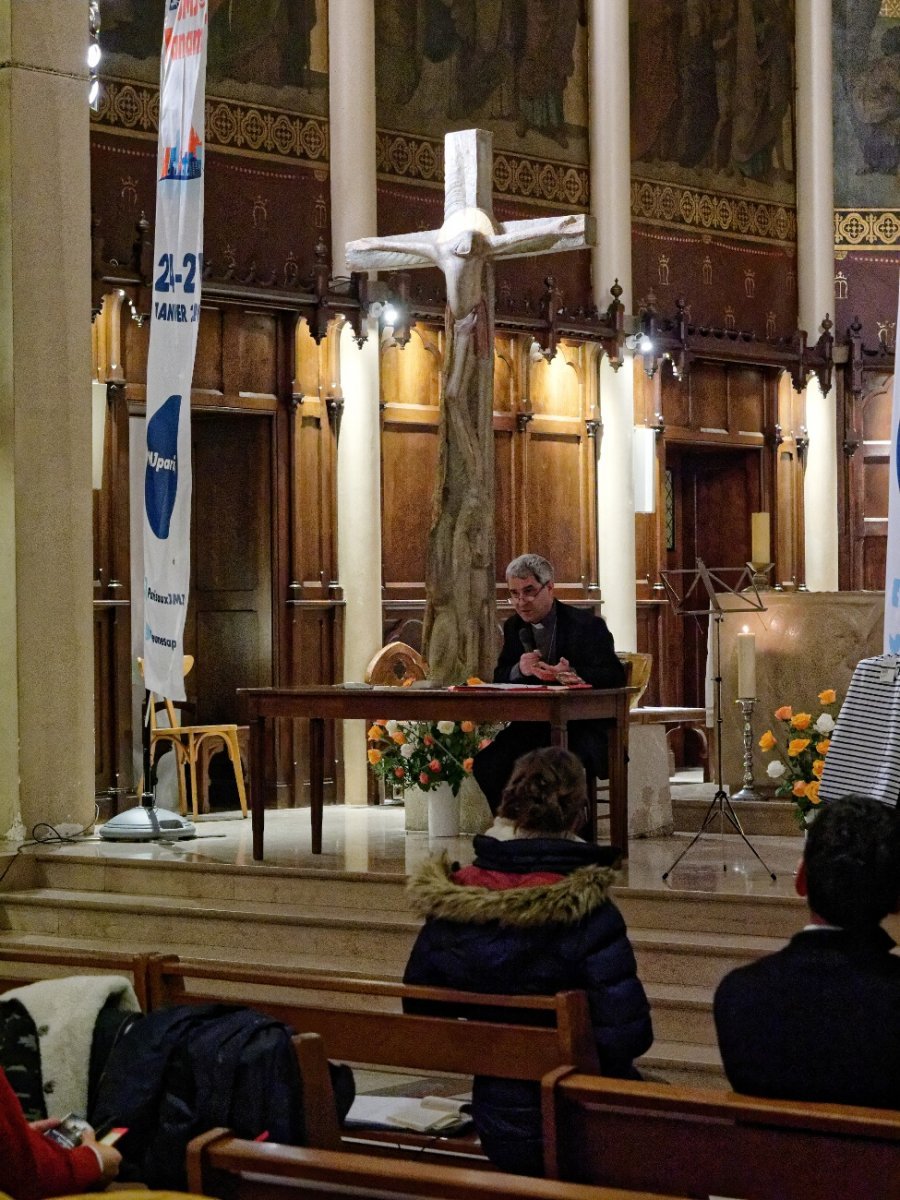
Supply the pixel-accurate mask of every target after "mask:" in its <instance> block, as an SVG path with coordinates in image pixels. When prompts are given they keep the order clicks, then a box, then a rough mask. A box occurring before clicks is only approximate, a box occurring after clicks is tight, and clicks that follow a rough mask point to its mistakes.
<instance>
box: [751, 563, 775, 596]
mask: <svg viewBox="0 0 900 1200" xmlns="http://www.w3.org/2000/svg"><path fill="white" fill-rule="evenodd" d="M747 566H748V568H749V570H750V583H751V585H752V586H753V587H755V588H756V590H757V591H758V592H767V591H769V589H770V588H771V586H772V585H771V584H770V583H769V572H770V571H771V570H772V568H773V567H774V566H775V564H774V563H773V562H770V563H764V562H748V563H747Z"/></svg>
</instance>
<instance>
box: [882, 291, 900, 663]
mask: <svg viewBox="0 0 900 1200" xmlns="http://www.w3.org/2000/svg"><path fill="white" fill-rule="evenodd" d="M898 333H900V278H898V289H897V325H896V326H895V327H894V405H893V410H892V412H891V471H890V489H891V490H890V497H889V499H888V534H887V559H886V562H885V593H884V652H885V654H900V474H898V472H900V360H898V352H900V337H898V336H897V335H898Z"/></svg>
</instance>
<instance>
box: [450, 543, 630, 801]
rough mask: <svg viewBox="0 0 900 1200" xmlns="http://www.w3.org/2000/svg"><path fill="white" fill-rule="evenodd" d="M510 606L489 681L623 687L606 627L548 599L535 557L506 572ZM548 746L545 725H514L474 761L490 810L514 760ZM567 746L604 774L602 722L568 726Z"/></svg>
mask: <svg viewBox="0 0 900 1200" xmlns="http://www.w3.org/2000/svg"><path fill="white" fill-rule="evenodd" d="M506 584H507V587H508V589H509V602H510V604H512V605H514V607H515V610H516V611H515V613H514V614H513V615H512V616H511V617H510V618H509V619H508V620H507V621H506V622H505V624H504V626H503V649H502V650H501V651H500V658H499V659H498V661H497V667H496V669H495V671H494V682H495V683H521V684H536V685H544V686H546V685H547V684H573V683H579V682H581V683H588V684H590V685H591V687H596V688H614V687H624V686H625V668H624V667H623V666H622V663H621V662H620V661H619V659H618V658H617V657H616V649H615V646H614V645H613V639H612V634H611V633H610V632H609V630H608V629H607V627H606V622H605V621H604V620H603V619H602V618H601V617H597V616H594V614H593V613H592V612H589V611H588V610H586V609H580V608H573V607H572V605H570V604H562V603H560V601H559V600H557V599H556V598H555V597H554V595H553V567H552V566H551V565H550V563H549V562H548V561H547V559H546V558H541V556H540V555H539V554H522V555H520V556H519V557H518V558H514V559H513V561H512V562H511V563H510V564H509V566H508V567H507V568H506ZM549 745H550V726H549V724H548V723H547V722H544V721H513V722H512V723H511V724H509V725H507V727H506V728H505V729H503V730H501V731H500V733H499V734H498V735H497V737H496V738H495V739H494V741H493V742H492V743H491V745H490V746H488V747H486V749H484V750H482V751H480V753H478V754H477V755H476V756H475V763H474V766H473V774H474V775H475V778H476V779H477V780H478V783H479V784H480V786H481V790H482V791H483V792H484V794H485V796H486V797H487V801H488V804H489V805H490V806H491V812H494V813H496V811H497V809H498V808H499V807H500V800H501V797H502V795H503V789H504V788H505V787H506V781H507V780H508V779H509V777H510V774H511V773H512V769H513V764H514V763H515V761H516V759H518V758H521V756H522V755H523V754H527V753H528V751H529V750H536V749H537V748H538V747H539V746H549ZM569 749H570V750H571V751H573V753H575V754H577V755H578V757H579V758H580V759H581V761H582V762H583V763H584V764H585V767H587V769H588V770H589V771H591V772H592V773H593V774H594V775H595V776H596V777H597V778H600V779H602V778H605V776H606V774H607V765H606V764H607V746H606V724H605V722H603V721H573V722H572V723H571V724H570V725H569Z"/></svg>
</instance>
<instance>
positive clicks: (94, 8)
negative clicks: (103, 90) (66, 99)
mask: <svg viewBox="0 0 900 1200" xmlns="http://www.w3.org/2000/svg"><path fill="white" fill-rule="evenodd" d="M88 29H89V33H90V40H89V42H88V51H87V66H88V75H89V77H90V85H89V87H88V104H89V105H90V107H91V108H92V109H93V110H94V112H96V111H97V109H98V108H99V107H100V78H99V76H98V74H97V70H98V68H99V66H100V59H101V57H102V51H101V49H100V0H90V3H89V4H88Z"/></svg>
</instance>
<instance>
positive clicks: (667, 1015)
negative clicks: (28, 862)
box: [0, 932, 715, 1045]
mask: <svg viewBox="0 0 900 1200" xmlns="http://www.w3.org/2000/svg"><path fill="white" fill-rule="evenodd" d="M17 945H27V946H28V947H36V946H39V947H44V948H47V949H61V948H65V949H66V950H81V951H84V952H86V953H89V952H91V951H104V950H108V949H109V942H108V941H107V940H106V939H103V938H88V937H67V938H65V939H63V938H59V937H53V936H50V935H48V934H34V933H9V932H6V933H3V934H0V946H17ZM158 948H159V947H157V946H154V945H153V944H152V943H149V942H143V941H140V940H135V941H134V942H132V943H130V944H129V949H130V950H132V951H134V952H135V953H142V952H150V951H152V950H156V949H158ZM166 949H167V952H168V953H170V954H179V955H181V956H183V957H192V958H196V957H198V955H197V947H196V946H193V945H190V944H189V943H174V944H171V945H169V946H168V947H166ZM202 957H203V958H204V959H208V960H209V961H211V962H218V961H222V962H235V961H237V958H236V955H235V954H234V953H232V952H231V951H229V952H227V953H226V954H216V953H215V948H211V950H210V952H209V953H204V954H203V955H202ZM254 961H259V960H258V959H254ZM267 965H269V966H278V967H294V968H296V969H297V970H301V971H303V970H306V971H313V970H314V971H316V973H318V974H324V975H338V976H349V977H356V978H361V979H380V980H387V981H389V982H399V981H400V978H401V972H397V971H394V972H387V971H386V970H385V964H384V961H383V960H382V959H371V960H365V959H360V958H359V957H346V956H345V957H335V958H329V959H328V961H327V962H323V961H322V959H321V957H320V956H310V955H304V954H296V953H292V954H280V955H279V954H274V953H272V954H269V955H267ZM16 970H17V965H16V964H15V963H4V962H3V961H2V960H0V979H2V978H4V976H7V975H15V973H16ZM65 973H66V972H65V970H63V969H61V968H56V967H47V968H46V970H45V972H44V974H46V975H47V976H54V975H61V974H65ZM209 986H213V985H209ZM219 986H220V985H218V984H216V985H215V987H216V989H217V990H218V988H219ZM646 990H647V996H648V998H649V1000H650V1004H651V1007H652V1010H653V1027H654V1031H655V1033H656V1036H657V1038H660V1039H662V1040H664V1041H667V1042H669V1041H671V1042H696V1043H697V1044H699V1045H710V1044H714V1043H715V1032H714V1030H713V1023H712V989H709V988H699V987H678V986H674V985H669V984H648V985H647V989H646ZM222 993H223V995H229V996H231V997H232V998H235V999H239V998H240V985H236V986H235V987H229V986H227V985H222ZM340 1001H341V998H340V996H338V995H334V994H329V1003H332V1004H340ZM347 1003H348V1004H353V1003H355V999H354V998H352V997H351V998H349V999H348V1001H347ZM378 1003H379V1002H378V999H377V998H373V1007H378ZM384 1003H385V1004H386V1005H387V1006H388V1007H390V1006H391V1004H392V1003H393V1002H392V1001H390V1000H386V1001H384Z"/></svg>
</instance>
